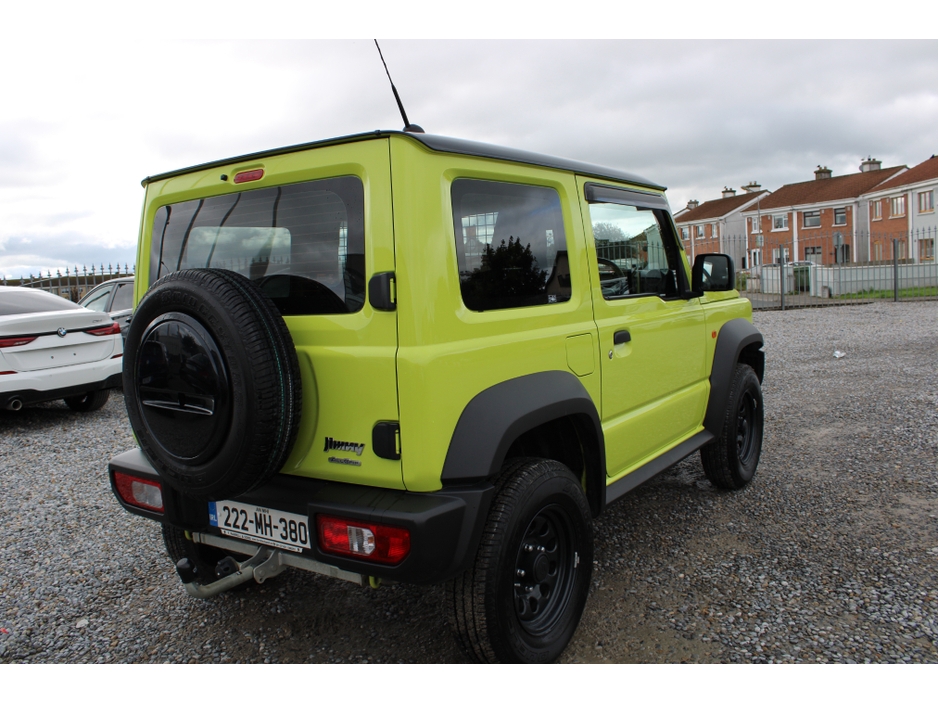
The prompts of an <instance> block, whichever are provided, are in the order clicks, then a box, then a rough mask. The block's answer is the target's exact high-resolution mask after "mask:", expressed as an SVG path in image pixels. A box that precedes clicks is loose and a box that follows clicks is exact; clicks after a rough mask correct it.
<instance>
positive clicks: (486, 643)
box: [446, 458, 593, 663]
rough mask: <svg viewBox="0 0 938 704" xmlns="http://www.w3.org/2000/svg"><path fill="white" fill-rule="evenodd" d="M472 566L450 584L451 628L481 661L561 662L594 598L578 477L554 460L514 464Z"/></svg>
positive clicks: (587, 520) (500, 485) (588, 525)
mask: <svg viewBox="0 0 938 704" xmlns="http://www.w3.org/2000/svg"><path fill="white" fill-rule="evenodd" d="M496 492H497V493H496V496H495V499H494V501H493V505H492V508H491V509H490V511H489V516H488V520H487V521H486V525H485V529H484V531H483V535H482V541H481V544H480V545H479V549H478V552H477V553H476V558H475V562H474V564H473V566H472V567H471V568H470V569H469V570H467V571H466V572H465V573H463V574H462V575H460V576H459V577H457V578H456V579H455V580H453V581H452V582H450V583H449V584H447V587H446V599H447V605H448V607H449V615H450V620H451V625H452V626H453V630H454V632H455V635H456V640H457V642H458V643H459V645H460V647H461V648H462V649H463V651H464V652H465V653H466V654H467V655H468V656H469V657H470V658H472V659H474V660H477V661H480V662H506V663H544V662H552V661H554V660H556V659H557V658H558V657H559V656H560V654H561V653H562V652H563V650H564V648H566V646H567V644H568V643H569V642H570V639H571V638H572V637H573V634H574V632H575V631H576V628H577V625H578V624H579V622H580V616H581V615H582V613H583V607H584V605H585V604H586V597H587V594H588V593H589V585H590V577H591V575H592V568H593V526H592V521H591V517H590V509H589V504H588V503H587V500H586V496H585V495H584V493H583V489H582V487H581V486H580V483H579V481H577V479H576V477H574V476H573V474H572V473H571V472H570V470H568V469H567V468H566V467H565V466H564V465H562V464H560V463H559V462H555V461H553V460H544V459H530V458H524V459H518V460H513V461H511V462H509V463H508V464H507V465H506V467H505V469H504V471H503V472H502V474H501V476H500V477H499V479H498V481H497V483H496Z"/></svg>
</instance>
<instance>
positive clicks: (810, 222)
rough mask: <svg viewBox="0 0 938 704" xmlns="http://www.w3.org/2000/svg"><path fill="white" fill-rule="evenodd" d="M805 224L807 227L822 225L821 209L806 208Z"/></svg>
mask: <svg viewBox="0 0 938 704" xmlns="http://www.w3.org/2000/svg"><path fill="white" fill-rule="evenodd" d="M804 226H805V227H820V226H821V211H820V210H806V211H805V212H804Z"/></svg>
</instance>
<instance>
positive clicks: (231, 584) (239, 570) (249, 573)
mask: <svg viewBox="0 0 938 704" xmlns="http://www.w3.org/2000/svg"><path fill="white" fill-rule="evenodd" d="M192 540H193V542H196V543H203V544H206V545H213V546H215V547H217V548H221V549H222V550H227V551H228V552H236V553H245V552H247V551H249V550H254V554H253V555H251V556H250V557H248V559H246V560H245V561H244V562H238V561H237V560H235V559H234V558H233V557H231V556H228V557H226V558H224V559H223V560H220V561H219V563H218V565H216V567H215V575H216V576H217V577H218V579H216V580H215V581H214V582H210V583H209V584H198V582H197V580H198V579H199V577H201V574H199V572H198V569H197V568H196V566H195V565H194V564H193V563H192V561H191V560H190V559H189V558H186V557H184V558H183V559H181V560H180V561H179V562H177V563H176V573H177V574H178V575H179V578H180V579H181V580H182V583H183V584H184V585H185V587H186V591H187V592H189V594H190V596H194V597H196V598H198V599H209V598H211V597H213V596H216V595H217V594H221V593H222V592H226V591H228V590H229V589H233V588H235V587H237V586H238V585H239V584H244V583H245V582H247V581H248V580H250V579H253V580H254V581H255V582H257V583H258V584H263V583H264V581H265V580H268V579H270V578H271V577H276V576H277V575H278V574H280V573H281V572H283V571H284V570H285V569H286V568H287V567H296V568H298V569H301V570H305V571H307V572H315V573H317V574H322V575H326V576H328V577H335V578H337V579H342V580H344V581H346V582H353V583H355V584H358V585H359V586H363V585H365V584H366V583H368V581H367V580H368V578H367V577H365V576H364V575H361V574H357V573H355V572H348V571H346V570H342V569H339V568H338V567H333V566H332V565H326V564H324V563H322V562H317V561H316V560H311V559H309V558H308V557H302V556H301V555H296V554H293V553H287V552H284V551H282V550H277V549H275V548H269V547H265V546H263V545H260V546H254V545H250V544H247V543H243V542H241V541H238V540H229V539H228V538H222V537H220V536H217V535H212V534H210V533H192Z"/></svg>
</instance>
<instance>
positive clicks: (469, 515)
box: [108, 449, 494, 584]
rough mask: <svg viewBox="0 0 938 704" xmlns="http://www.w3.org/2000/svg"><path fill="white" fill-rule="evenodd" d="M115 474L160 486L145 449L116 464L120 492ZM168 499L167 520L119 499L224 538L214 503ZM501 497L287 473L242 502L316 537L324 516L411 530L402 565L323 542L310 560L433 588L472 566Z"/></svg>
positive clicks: (171, 495)
mask: <svg viewBox="0 0 938 704" xmlns="http://www.w3.org/2000/svg"><path fill="white" fill-rule="evenodd" d="M115 470H117V471H120V472H123V473H126V474H131V475H134V476H139V477H142V478H144V479H150V480H155V481H160V478H159V475H158V474H157V472H156V470H155V469H153V467H152V466H151V465H150V463H149V462H148V461H147V459H146V457H145V456H144V455H143V453H142V452H141V451H140V450H139V449H136V450H131V451H129V452H125V453H123V454H121V455H118V456H117V457H115V458H113V459H112V460H111V461H110V463H109V464H108V474H109V476H110V480H111V488H112V490H114V472H115ZM161 483H162V482H161ZM162 492H163V506H164V511H165V513H163V514H158V513H155V512H152V511H146V510H142V509H139V508H136V507H134V506H131V505H129V504H127V503H125V502H124V501H123V500H122V499H121V498H120V495H119V494H118V493H117V491H116V490H114V495H115V497H117V500H118V501H119V502H120V504H121V505H122V506H123V507H124V508H125V509H127V510H128V511H130V512H131V513H135V514H137V515H140V516H145V517H146V518H150V519H152V520H156V521H160V522H162V523H168V524H170V525H173V526H176V527H178V528H182V529H185V530H188V531H195V532H199V533H209V534H215V535H221V531H220V530H219V529H218V528H216V527H214V526H212V525H211V524H210V523H209V516H208V502H207V501H204V500H194V499H190V498H187V497H185V496H183V495H181V494H179V493H178V492H176V491H174V490H173V489H172V488H170V487H169V486H166V485H163V486H162ZM493 493H494V487H493V486H492V484H490V483H488V482H482V483H478V484H473V485H471V486H466V487H451V488H447V489H446V490H445V491H438V492H434V493H428V494H419V493H415V492H408V491H398V490H393V489H380V488H376V487H367V486H359V485H355V484H342V483H339V482H328V481H322V480H317V479H306V478H303V477H291V476H287V475H282V474H280V475H277V476H275V477H273V478H272V479H271V480H269V481H268V482H267V483H266V484H264V485H263V486H262V487H261V488H259V489H257V490H255V491H252V492H249V493H247V494H243V495H241V496H238V497H237V498H236V499H235V500H237V501H239V502H242V503H247V504H254V505H257V506H265V507H268V508H273V509H278V510H281V511H288V512H291V513H300V514H305V515H307V516H308V517H309V526H310V533H311V535H315V534H316V528H315V526H316V516H317V514H320V513H322V514H328V515H330V516H340V517H343V518H350V519H358V520H361V521H369V522H374V523H383V524H387V525H394V526H400V527H403V528H406V529H407V530H409V531H410V538H411V550H410V554H409V555H408V556H407V557H406V558H405V559H404V561H403V562H401V563H400V564H399V565H394V566H387V565H378V564H375V563H372V562H368V561H365V560H358V559H354V558H345V557H338V556H336V555H331V554H328V553H325V552H322V551H321V550H320V549H319V546H318V544H317V542H316V541H313V546H312V548H311V549H310V550H304V551H303V555H304V556H305V557H309V558H311V559H314V560H317V561H318V562H322V563H324V564H327V565H333V566H335V567H338V568H340V569H342V570H345V571H348V572H355V573H359V574H365V575H369V576H373V577H381V578H385V579H392V580H395V581H399V582H409V583H414V584H426V583H434V582H442V581H445V580H447V579H451V578H453V577H455V576H456V575H458V574H459V573H460V572H463V571H465V570H466V569H467V568H468V567H469V566H470V564H471V562H472V560H473V559H474V557H475V553H476V548H477V547H478V544H479V540H480V539H481V535H482V528H483V526H484V524H485V519H486V516H487V514H488V508H489V504H490V502H491V499H492V495H493ZM228 537H230V536H228ZM243 542H245V543H246V544H248V545H254V543H249V542H247V541H243Z"/></svg>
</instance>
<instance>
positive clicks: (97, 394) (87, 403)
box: [63, 389, 111, 413]
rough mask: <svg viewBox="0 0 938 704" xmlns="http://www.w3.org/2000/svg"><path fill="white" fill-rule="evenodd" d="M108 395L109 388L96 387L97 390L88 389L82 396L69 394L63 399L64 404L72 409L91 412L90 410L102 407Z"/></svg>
mask: <svg viewBox="0 0 938 704" xmlns="http://www.w3.org/2000/svg"><path fill="white" fill-rule="evenodd" d="M110 395H111V392H110V390H109V389H98V390H97V391H89V392H88V393H86V394H84V395H83V396H69V397H68V398H66V399H63V400H64V401H65V405H67V406H68V407H69V408H71V409H72V410H73V411H78V412H79V413H91V412H92V411H97V410H100V409H101V408H104V404H106V403H107V400H108V398H109V397H110Z"/></svg>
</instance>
